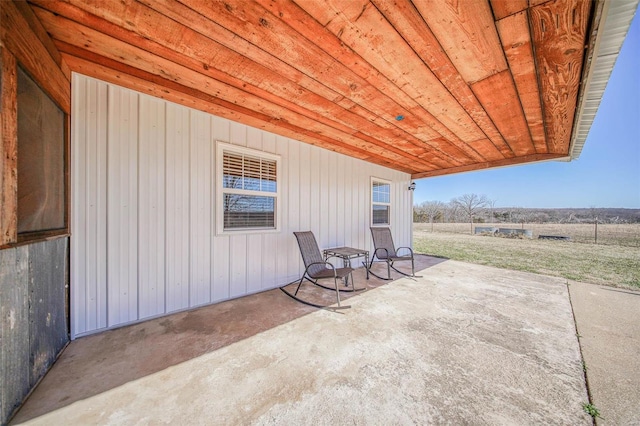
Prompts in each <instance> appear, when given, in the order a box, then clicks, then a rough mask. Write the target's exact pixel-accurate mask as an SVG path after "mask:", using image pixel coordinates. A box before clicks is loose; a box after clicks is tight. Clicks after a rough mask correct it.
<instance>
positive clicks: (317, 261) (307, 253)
mask: <svg viewBox="0 0 640 426" xmlns="http://www.w3.org/2000/svg"><path fill="white" fill-rule="evenodd" d="M293 234H294V235H295V236H296V239H297V240H298V246H299V247H300V254H301V255H302V260H303V262H304V266H305V271H304V273H303V274H302V278H300V282H299V283H298V287H297V288H296V291H295V293H294V294H291V293H289V292H288V291H287V290H286V289H285V288H284V287H280V290H282V291H283V292H284V293H286V294H287V295H288V296H290V297H292V298H294V299H296V300H297V301H299V302H302V303H304V304H306V305H310V306H315V307H317V308H326V307H327V306H323V305H317V304H314V303H311V302H308V301H306V300H303V299H300V298H299V297H298V291H299V290H300V286H301V285H302V282H303V281H304V280H305V279H306V280H308V281H310V282H311V283H313V284H315V285H317V286H319V287H322V288H325V289H330V288H329V287H325V286H323V285H321V284H319V283H318V280H320V279H324V278H333V281H334V284H335V291H336V301H337V302H338V307H339V308H343V309H346V308H350V307H351V306H340V289H339V288H338V278H340V280H345V285H347V284H348V282H349V280H348V278H349V277H351V285H352V287H353V289H354V290H353V291H355V283H354V281H353V275H352V274H351V273H352V272H353V268H336V267H335V266H333V265H332V264H331V263H329V262H327V261H326V260H325V259H324V258H323V257H322V255H321V254H320V249H319V248H318V243H317V242H316V238H315V236H314V235H313V232H311V231H306V232H294V233H293ZM330 290H333V289H330Z"/></svg>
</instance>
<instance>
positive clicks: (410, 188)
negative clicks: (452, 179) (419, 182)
mask: <svg viewBox="0 0 640 426" xmlns="http://www.w3.org/2000/svg"><path fill="white" fill-rule="evenodd" d="M415 189H416V183H415V182H411V184H410V185H409V191H414V190H415Z"/></svg>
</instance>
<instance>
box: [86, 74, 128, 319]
mask: <svg viewBox="0 0 640 426" xmlns="http://www.w3.org/2000/svg"><path fill="white" fill-rule="evenodd" d="M138 101H139V97H138V95H137V94H136V93H134V92H130V91H123V90H118V88H117V87H114V86H109V106H108V107H109V110H108V114H109V119H108V123H107V124H108V136H109V137H108V140H107V145H108V146H107V152H108V154H107V170H108V176H109V178H108V185H107V230H108V244H107V259H108V260H109V261H108V262H107V275H108V277H109V283H108V297H107V304H108V311H107V313H108V321H109V326H115V325H118V324H126V323H128V322H131V321H135V320H137V319H138V127H139V124H138ZM89 142H90V141H84V143H89ZM74 164H75V163H74ZM74 236H75V235H74ZM74 241H77V239H74Z"/></svg>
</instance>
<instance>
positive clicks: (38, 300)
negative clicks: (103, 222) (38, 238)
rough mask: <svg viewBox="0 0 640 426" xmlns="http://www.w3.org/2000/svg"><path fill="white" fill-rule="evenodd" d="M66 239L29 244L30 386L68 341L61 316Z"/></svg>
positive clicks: (64, 279) (65, 324)
mask: <svg viewBox="0 0 640 426" xmlns="http://www.w3.org/2000/svg"><path fill="white" fill-rule="evenodd" d="M67 247H68V239H67V238H59V239H56V240H53V241H45V242H42V243H37V244H33V245H31V246H29V341H30V356H29V358H30V360H29V362H30V375H29V382H30V383H29V384H30V386H33V385H35V384H36V383H37V382H38V380H40V378H41V377H42V376H43V375H44V374H45V373H46V372H47V370H48V369H49V367H50V366H51V364H53V362H54V361H55V360H56V357H57V355H58V353H59V352H60V351H61V350H62V349H63V348H64V345H65V344H66V343H67V341H68V338H69V337H68V333H67V321H66V318H65V305H66V304H65V286H66V279H67V271H66V268H67V266H66V265H67Z"/></svg>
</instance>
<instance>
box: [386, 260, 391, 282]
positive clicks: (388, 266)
mask: <svg viewBox="0 0 640 426" xmlns="http://www.w3.org/2000/svg"><path fill="white" fill-rule="evenodd" d="M387 278H388V279H391V261H390V260H389V259H387Z"/></svg>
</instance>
